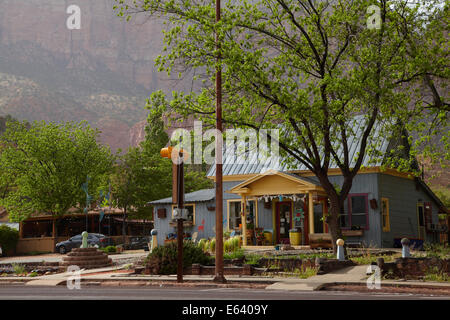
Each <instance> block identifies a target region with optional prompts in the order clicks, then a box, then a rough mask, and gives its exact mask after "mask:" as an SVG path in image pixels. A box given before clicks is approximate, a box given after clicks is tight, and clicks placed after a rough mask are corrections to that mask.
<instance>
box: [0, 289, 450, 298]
mask: <svg viewBox="0 0 450 320" xmlns="http://www.w3.org/2000/svg"><path fill="white" fill-rule="evenodd" d="M22 299H23V300H324V299H327V300H343V299H345V300H367V299H370V300H386V299H388V300H405V299H406V300H417V299H420V300H424V299H426V300H429V299H444V300H450V297H448V296H447V297H439V296H431V295H428V296H426V295H412V294H383V293H374V294H367V293H357V292H325V291H277V290H260V289H258V290H256V289H241V288H240V289H235V288H214V289H211V288H210V289H205V288H174V287H161V288H142V287H135V288H125V287H121V288H119V287H83V286H82V287H81V289H80V290H76V289H74V290H69V289H67V288H66V287H65V286H57V287H30V286H23V285H0V300H22Z"/></svg>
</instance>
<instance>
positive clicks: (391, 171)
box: [291, 167, 414, 180]
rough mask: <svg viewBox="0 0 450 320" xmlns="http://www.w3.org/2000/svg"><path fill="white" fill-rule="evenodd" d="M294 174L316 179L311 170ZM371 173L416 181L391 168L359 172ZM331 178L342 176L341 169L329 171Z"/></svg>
mask: <svg viewBox="0 0 450 320" xmlns="http://www.w3.org/2000/svg"><path fill="white" fill-rule="evenodd" d="M291 172H292V173H296V174H298V175H300V176H302V177H314V176H315V174H314V173H313V172H311V171H309V170H294V171H291ZM370 173H384V174H388V175H391V176H395V177H400V178H406V179H410V180H414V175H413V174H412V173H408V172H400V171H398V170H396V169H390V168H385V169H383V168H381V167H370V168H362V169H360V170H359V171H358V174H370ZM328 175H329V176H339V175H342V171H341V169H328Z"/></svg>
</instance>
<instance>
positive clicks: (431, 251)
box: [424, 244, 450, 259]
mask: <svg viewBox="0 0 450 320" xmlns="http://www.w3.org/2000/svg"><path fill="white" fill-rule="evenodd" d="M424 250H425V254H426V256H427V257H428V258H433V257H434V258H439V259H450V246H446V245H442V244H425V245H424Z"/></svg>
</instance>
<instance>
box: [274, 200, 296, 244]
mask: <svg viewBox="0 0 450 320" xmlns="http://www.w3.org/2000/svg"><path fill="white" fill-rule="evenodd" d="M291 226H292V202H290V201H282V202H277V204H276V234H277V240H278V243H289V230H290V229H291Z"/></svg>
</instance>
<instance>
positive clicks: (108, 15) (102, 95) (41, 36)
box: [0, 0, 173, 149]
mask: <svg viewBox="0 0 450 320" xmlns="http://www.w3.org/2000/svg"><path fill="white" fill-rule="evenodd" d="M70 5H77V6H79V8H80V9H81V28H80V30H69V29H68V28H67V26H66V20H67V19H68V18H69V16H70V14H67V13H66V10H67V8H68V7H69V6H70ZM113 5H114V1H113V0H70V1H68V0H2V1H1V2H0V116H1V115H6V114H10V115H12V116H13V117H15V118H17V119H21V120H22V119H27V120H30V121H33V120H46V121H57V122H59V121H71V120H72V121H80V120H83V119H85V120H87V121H89V123H90V124H91V125H92V126H94V127H97V128H99V129H100V130H101V131H102V134H101V140H102V142H104V143H107V144H109V145H110V146H111V147H112V148H113V149H117V148H122V149H126V148H127V147H128V146H130V145H136V144H137V143H138V142H139V141H140V140H141V139H142V138H143V131H142V130H143V123H144V124H145V122H143V121H145V119H146V114H147V112H146V110H145V109H144V107H145V101H146V98H147V97H148V96H149V94H150V93H151V92H152V91H154V90H158V89H163V90H168V88H172V85H173V84H172V82H171V81H169V80H168V79H167V78H165V77H164V75H162V74H159V73H157V71H156V69H155V67H154V63H153V61H154V59H155V58H156V57H157V55H159V54H160V52H161V48H162V46H163V44H162V36H161V30H162V27H161V26H162V24H161V23H159V22H155V21H146V20H143V19H142V18H143V17H136V19H133V20H131V21H130V22H126V21H122V20H121V19H120V18H119V17H117V16H116V14H115V12H114V10H113Z"/></svg>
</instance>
